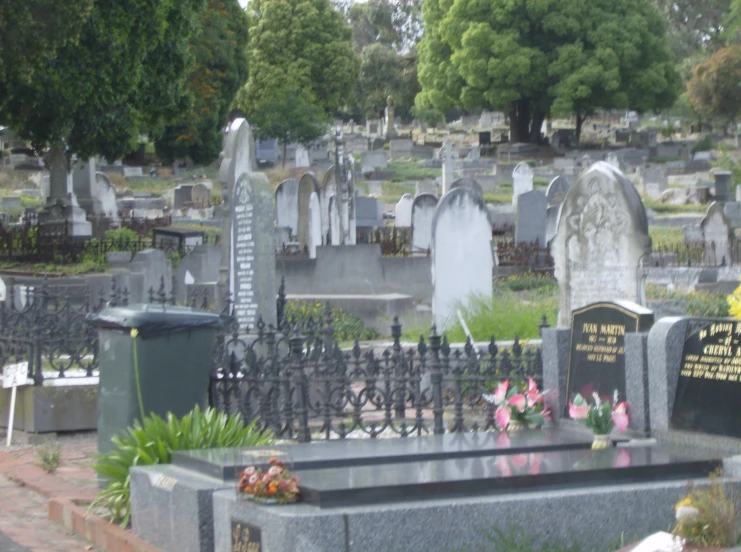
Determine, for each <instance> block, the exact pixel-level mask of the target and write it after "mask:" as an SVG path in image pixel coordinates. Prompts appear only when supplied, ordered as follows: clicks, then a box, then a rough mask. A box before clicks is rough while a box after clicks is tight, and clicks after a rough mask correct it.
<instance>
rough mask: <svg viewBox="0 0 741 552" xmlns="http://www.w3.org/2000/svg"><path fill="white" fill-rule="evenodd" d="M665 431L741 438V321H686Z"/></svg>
mask: <svg viewBox="0 0 741 552" xmlns="http://www.w3.org/2000/svg"><path fill="white" fill-rule="evenodd" d="M680 370H681V371H680V373H679V380H678V382H677V392H676V394H675V396H674V409H673V410H672V418H671V424H670V427H671V428H672V429H681V430H686V431H695V432H699V433H710V434H714V435H726V436H729V437H738V438H741V416H739V414H738V400H739V396H741V382H740V379H741V322H736V321H733V320H709V319H699V320H692V321H690V323H689V325H688V326H687V335H686V337H685V341H684V349H683V351H682V365H681V368H680Z"/></svg>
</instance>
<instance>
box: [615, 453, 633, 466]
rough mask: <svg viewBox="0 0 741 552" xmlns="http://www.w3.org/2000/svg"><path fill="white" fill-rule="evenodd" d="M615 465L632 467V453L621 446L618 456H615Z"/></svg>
mask: <svg viewBox="0 0 741 552" xmlns="http://www.w3.org/2000/svg"><path fill="white" fill-rule="evenodd" d="M615 467H616V468H629V467H630V453H629V452H628V451H627V450H625V449H624V448H621V449H620V450H619V451H618V453H617V457H616V458H615Z"/></svg>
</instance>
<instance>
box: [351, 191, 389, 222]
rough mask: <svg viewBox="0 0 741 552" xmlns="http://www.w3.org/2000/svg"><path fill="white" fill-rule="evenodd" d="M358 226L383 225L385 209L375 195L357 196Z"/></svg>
mask: <svg viewBox="0 0 741 552" xmlns="http://www.w3.org/2000/svg"><path fill="white" fill-rule="evenodd" d="M355 209H356V216H357V218H356V226H357V227H358V228H377V227H379V226H383V214H382V212H383V209H382V206H381V202H380V201H378V200H377V199H376V198H375V197H356V198H355Z"/></svg>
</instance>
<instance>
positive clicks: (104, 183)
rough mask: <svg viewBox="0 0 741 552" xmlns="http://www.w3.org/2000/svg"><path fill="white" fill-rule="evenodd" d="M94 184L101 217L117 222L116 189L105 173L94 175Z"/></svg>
mask: <svg viewBox="0 0 741 552" xmlns="http://www.w3.org/2000/svg"><path fill="white" fill-rule="evenodd" d="M95 184H96V186H97V188H98V191H97V196H98V199H99V200H100V209H101V212H102V215H103V216H105V217H108V218H109V219H110V220H111V221H115V222H117V221H118V205H117V203H116V187H115V186H114V185H113V184H112V183H111V181H110V179H109V178H108V176H107V175H106V174H105V173H95Z"/></svg>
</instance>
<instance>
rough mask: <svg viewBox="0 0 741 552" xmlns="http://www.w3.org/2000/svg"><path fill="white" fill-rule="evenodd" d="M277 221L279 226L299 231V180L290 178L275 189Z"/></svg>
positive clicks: (294, 232) (292, 233) (292, 231)
mask: <svg viewBox="0 0 741 552" xmlns="http://www.w3.org/2000/svg"><path fill="white" fill-rule="evenodd" d="M275 222H276V225H277V226H279V227H288V228H290V229H291V235H292V236H295V235H296V233H297V231H298V180H296V179H295V178H289V179H287V180H284V181H283V182H281V183H280V184H278V188H276V190H275Z"/></svg>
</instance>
